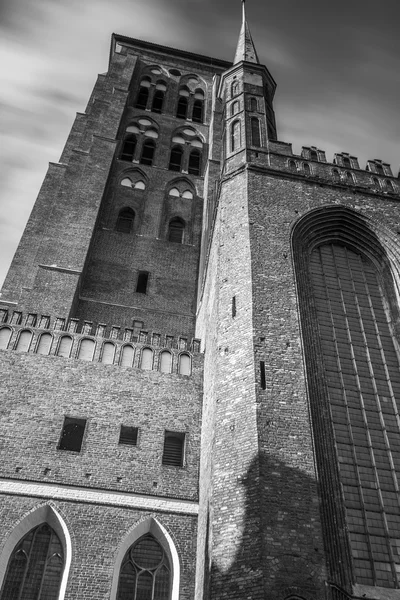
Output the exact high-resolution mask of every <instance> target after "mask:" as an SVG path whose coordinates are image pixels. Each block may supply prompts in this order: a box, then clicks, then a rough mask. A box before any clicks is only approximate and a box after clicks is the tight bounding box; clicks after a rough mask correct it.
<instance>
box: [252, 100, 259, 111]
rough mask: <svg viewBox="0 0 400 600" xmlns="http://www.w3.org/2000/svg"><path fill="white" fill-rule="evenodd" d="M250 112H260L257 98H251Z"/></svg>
mask: <svg viewBox="0 0 400 600" xmlns="http://www.w3.org/2000/svg"><path fill="white" fill-rule="evenodd" d="M250 110H251V111H252V112H257V110H258V106H257V100H256V99H255V98H250Z"/></svg>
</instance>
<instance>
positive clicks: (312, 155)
mask: <svg viewBox="0 0 400 600" xmlns="http://www.w3.org/2000/svg"><path fill="white" fill-rule="evenodd" d="M310 158H311V160H318V153H317V152H316V150H311V151H310Z"/></svg>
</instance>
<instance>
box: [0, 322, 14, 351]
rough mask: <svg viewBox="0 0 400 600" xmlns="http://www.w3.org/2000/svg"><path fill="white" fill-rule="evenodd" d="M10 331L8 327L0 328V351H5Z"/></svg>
mask: <svg viewBox="0 0 400 600" xmlns="http://www.w3.org/2000/svg"><path fill="white" fill-rule="evenodd" d="M11 333H12V329H11V328H10V327H2V328H1V329H0V349H1V350H5V349H6V348H7V346H8V343H9V341H10V338H11Z"/></svg>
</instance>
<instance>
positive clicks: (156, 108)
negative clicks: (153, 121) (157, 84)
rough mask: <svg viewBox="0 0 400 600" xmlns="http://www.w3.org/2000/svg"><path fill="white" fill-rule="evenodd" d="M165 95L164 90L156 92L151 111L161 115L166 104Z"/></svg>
mask: <svg viewBox="0 0 400 600" xmlns="http://www.w3.org/2000/svg"><path fill="white" fill-rule="evenodd" d="M164 96H165V93H164V92H163V91H162V90H156V91H155V92H154V96H153V104H152V107H151V110H152V111H153V112H155V113H161V112H162V108H163V104H164Z"/></svg>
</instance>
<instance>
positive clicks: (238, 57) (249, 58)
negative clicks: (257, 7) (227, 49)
mask: <svg viewBox="0 0 400 600" xmlns="http://www.w3.org/2000/svg"><path fill="white" fill-rule="evenodd" d="M242 11H243V17H242V28H241V30H240V35H239V40H238V45H237V48H236V54H235V60H234V61H233V64H234V65H237V63H239V62H241V61H242V60H245V61H246V62H252V63H256V64H259V62H260V61H259V60H258V56H257V51H256V48H255V46H254V42H253V39H252V37H251V33H250V28H249V26H248V24H247V19H246V8H245V0H242Z"/></svg>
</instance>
